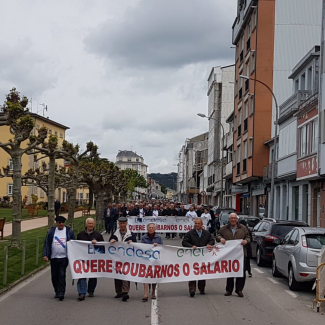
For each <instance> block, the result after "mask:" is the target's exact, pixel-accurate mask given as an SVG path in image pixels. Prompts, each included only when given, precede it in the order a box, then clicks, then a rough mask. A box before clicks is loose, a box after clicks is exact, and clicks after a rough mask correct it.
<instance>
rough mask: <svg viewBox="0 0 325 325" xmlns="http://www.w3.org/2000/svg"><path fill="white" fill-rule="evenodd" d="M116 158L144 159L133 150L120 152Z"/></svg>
mask: <svg viewBox="0 0 325 325" xmlns="http://www.w3.org/2000/svg"><path fill="white" fill-rule="evenodd" d="M116 157H136V158H142V159H143V157H142V156H139V155H138V154H137V153H136V152H133V151H131V150H119V151H118V154H117V156H116Z"/></svg>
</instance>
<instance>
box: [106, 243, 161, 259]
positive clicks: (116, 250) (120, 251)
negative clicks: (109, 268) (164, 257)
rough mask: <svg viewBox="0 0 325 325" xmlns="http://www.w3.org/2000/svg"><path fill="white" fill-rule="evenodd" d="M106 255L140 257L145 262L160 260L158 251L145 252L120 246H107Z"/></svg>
mask: <svg viewBox="0 0 325 325" xmlns="http://www.w3.org/2000/svg"><path fill="white" fill-rule="evenodd" d="M107 251H108V254H111V255H121V256H130V257H140V258H146V259H147V260H150V259H154V260H160V251H158V250H155V251H152V250H146V251H144V250H143V249H140V248H135V247H134V246H133V247H129V248H125V247H122V246H117V247H116V246H108V248H107Z"/></svg>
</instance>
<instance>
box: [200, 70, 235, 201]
mask: <svg viewBox="0 0 325 325" xmlns="http://www.w3.org/2000/svg"><path fill="white" fill-rule="evenodd" d="M234 80H235V65H231V66H226V67H220V66H217V67H214V68H212V70H211V72H210V75H209V78H208V92H207V96H208V117H209V118H211V119H210V120H209V144H208V161H207V179H208V182H207V188H206V194H207V203H208V204H211V205H219V206H222V205H224V203H222V202H221V196H220V194H221V179H222V181H223V186H222V187H223V192H224V194H225V181H224V179H223V177H221V163H222V162H223V164H224V167H226V166H225V164H226V163H225V160H226V159H225V155H224V150H223V149H224V148H223V146H222V143H223V142H222V141H223V139H222V136H223V129H224V133H225V135H227V134H229V131H232V130H230V129H229V124H228V123H227V122H226V121H227V118H228V117H229V116H230V114H231V113H232V112H233V110H234ZM220 123H221V125H222V126H221V125H220ZM224 202H225V201H224Z"/></svg>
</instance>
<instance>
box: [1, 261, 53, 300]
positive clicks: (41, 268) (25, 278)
mask: <svg viewBox="0 0 325 325" xmlns="http://www.w3.org/2000/svg"><path fill="white" fill-rule="evenodd" d="M49 266H50V264H46V265H43V266H41V267H39V268H37V269H35V270H33V271H32V272H30V273H28V274H26V275H24V276H22V277H21V278H20V279H18V280H16V281H15V282H13V283H11V284H9V286H8V287H6V288H3V289H1V290H0V296H2V295H3V294H5V293H6V292H8V291H10V290H11V289H13V288H14V287H15V286H17V285H18V284H20V283H21V282H23V281H25V280H27V279H28V278H30V277H32V276H33V275H35V274H36V273H38V272H39V271H42V270H43V269H45V268H47V267H49Z"/></svg>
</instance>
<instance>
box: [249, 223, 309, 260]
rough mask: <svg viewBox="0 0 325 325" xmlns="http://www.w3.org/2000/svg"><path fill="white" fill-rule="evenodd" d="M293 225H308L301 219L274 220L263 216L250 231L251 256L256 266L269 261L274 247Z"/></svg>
mask: <svg viewBox="0 0 325 325" xmlns="http://www.w3.org/2000/svg"><path fill="white" fill-rule="evenodd" d="M294 227H308V225H307V223H305V222H303V221H290V220H275V219H270V218H265V219H263V220H261V221H260V222H259V223H258V224H257V225H256V226H255V227H254V229H253V231H252V242H251V246H252V256H253V257H256V263H257V265H258V266H263V265H265V263H266V261H269V262H271V261H272V256H273V250H274V248H275V247H276V246H277V245H278V244H279V243H280V241H281V240H282V239H283V238H284V237H285V236H286V235H287V233H288V232H289V231H290V230H292V228H294Z"/></svg>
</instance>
